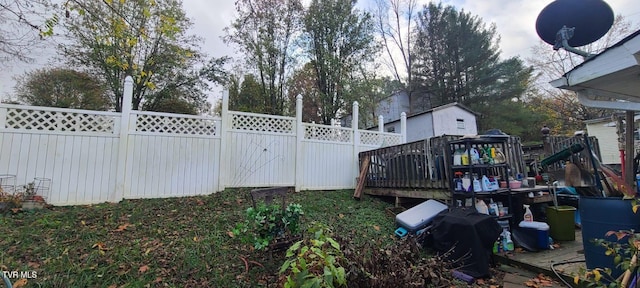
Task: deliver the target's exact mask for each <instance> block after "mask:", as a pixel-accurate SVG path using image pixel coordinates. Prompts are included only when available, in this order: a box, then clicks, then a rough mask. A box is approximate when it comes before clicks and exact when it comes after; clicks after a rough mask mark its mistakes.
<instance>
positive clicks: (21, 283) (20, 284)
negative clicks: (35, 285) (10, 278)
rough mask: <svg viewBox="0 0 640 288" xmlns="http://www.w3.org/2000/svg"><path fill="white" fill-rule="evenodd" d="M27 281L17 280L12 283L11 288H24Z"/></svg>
mask: <svg viewBox="0 0 640 288" xmlns="http://www.w3.org/2000/svg"><path fill="white" fill-rule="evenodd" d="M27 282H29V281H27V279H24V278H22V279H18V281H16V282H15V283H13V288H20V287H24V286H26V285H27Z"/></svg>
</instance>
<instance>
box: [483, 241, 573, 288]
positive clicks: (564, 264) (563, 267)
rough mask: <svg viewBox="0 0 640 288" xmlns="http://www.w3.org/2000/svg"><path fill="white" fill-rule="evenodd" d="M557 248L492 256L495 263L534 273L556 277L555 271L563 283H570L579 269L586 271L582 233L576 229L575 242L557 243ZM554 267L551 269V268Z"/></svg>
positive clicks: (518, 251)
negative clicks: (563, 280)
mask: <svg viewBox="0 0 640 288" xmlns="http://www.w3.org/2000/svg"><path fill="white" fill-rule="evenodd" d="M557 244H558V246H559V247H558V248H555V249H553V250H543V251H539V252H528V251H524V250H522V249H517V250H516V251H514V252H509V253H506V254H499V255H494V259H495V260H496V262H497V263H500V264H506V265H510V266H516V267H520V268H523V269H525V270H528V271H532V272H535V273H544V274H546V275H549V276H552V277H556V278H557V276H556V275H555V273H554V271H553V269H555V270H556V271H557V272H558V274H560V276H562V277H563V278H564V279H565V281H567V282H569V283H572V281H573V276H575V275H576V274H578V273H579V271H580V269H586V265H585V262H584V253H583V246H582V233H581V231H580V230H579V229H576V239H575V241H562V242H558V243H557ZM552 265H553V266H554V267H553V268H552V267H551V266H552Z"/></svg>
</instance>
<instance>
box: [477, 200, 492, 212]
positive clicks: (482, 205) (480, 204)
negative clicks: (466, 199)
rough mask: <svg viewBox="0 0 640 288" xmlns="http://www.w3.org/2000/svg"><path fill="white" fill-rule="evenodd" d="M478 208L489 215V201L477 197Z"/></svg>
mask: <svg viewBox="0 0 640 288" xmlns="http://www.w3.org/2000/svg"><path fill="white" fill-rule="evenodd" d="M476 210H477V211H478V212H479V213H482V214H487V215H489V207H487V203H484V201H482V200H481V199H476Z"/></svg>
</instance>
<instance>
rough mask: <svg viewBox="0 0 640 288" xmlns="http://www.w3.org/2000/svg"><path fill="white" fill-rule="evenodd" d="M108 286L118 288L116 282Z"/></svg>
mask: <svg viewBox="0 0 640 288" xmlns="http://www.w3.org/2000/svg"><path fill="white" fill-rule="evenodd" d="M108 288H118V285H116V284H111V285H109V287H108Z"/></svg>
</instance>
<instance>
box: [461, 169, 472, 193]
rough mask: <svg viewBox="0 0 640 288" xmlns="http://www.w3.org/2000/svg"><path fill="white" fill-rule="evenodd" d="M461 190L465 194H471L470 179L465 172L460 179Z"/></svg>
mask: <svg viewBox="0 0 640 288" xmlns="http://www.w3.org/2000/svg"><path fill="white" fill-rule="evenodd" d="M462 190H464V191H465V192H471V191H473V189H472V188H471V177H469V172H465V173H464V176H463V177H462Z"/></svg>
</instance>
